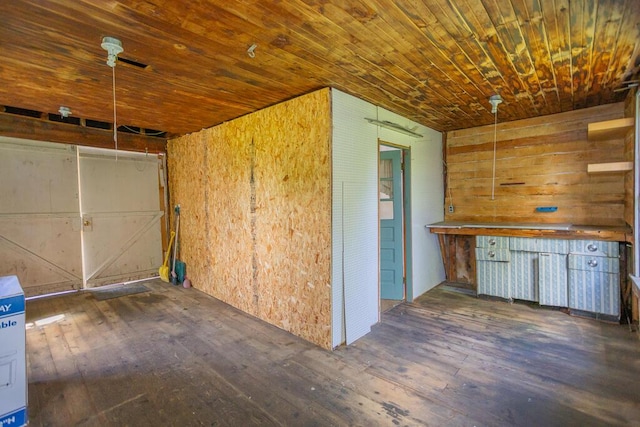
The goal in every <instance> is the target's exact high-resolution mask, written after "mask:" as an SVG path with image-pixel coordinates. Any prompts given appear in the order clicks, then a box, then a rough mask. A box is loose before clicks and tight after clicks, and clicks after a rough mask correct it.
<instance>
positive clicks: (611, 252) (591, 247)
mask: <svg viewBox="0 0 640 427" xmlns="http://www.w3.org/2000/svg"><path fill="white" fill-rule="evenodd" d="M569 251H570V252H577V253H582V254H591V255H595V256H608V257H617V256H618V255H619V252H620V244H619V243H618V242H603V241H602V240H571V243H570V244H569Z"/></svg>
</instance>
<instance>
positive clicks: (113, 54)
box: [101, 37, 124, 161]
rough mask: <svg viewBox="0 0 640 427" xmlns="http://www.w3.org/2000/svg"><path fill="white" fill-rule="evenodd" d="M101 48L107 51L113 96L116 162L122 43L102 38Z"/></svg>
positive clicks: (114, 39)
mask: <svg viewBox="0 0 640 427" xmlns="http://www.w3.org/2000/svg"><path fill="white" fill-rule="evenodd" d="M101 46H102V48H103V49H104V50H106V51H107V65H108V66H109V67H111V76H112V94H113V143H114V146H115V150H116V161H118V124H117V115H116V110H117V108H116V105H117V104H116V61H117V60H118V54H120V53H122V52H123V51H124V49H123V48H122V42H121V41H120V40H118V39H116V38H114V37H103V38H102V44H101Z"/></svg>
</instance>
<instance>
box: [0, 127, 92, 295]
mask: <svg viewBox="0 0 640 427" xmlns="http://www.w3.org/2000/svg"><path fill="white" fill-rule="evenodd" d="M0 182H1V183H2V185H0V200H1V201H2V202H1V203H0V275H10V274H15V275H17V276H18V278H19V279H20V283H21V284H22V286H23V288H24V290H25V294H26V295H27V296H33V295H40V294H45V293H51V292H58V291H65V290H71V289H79V288H80V287H81V286H82V261H81V253H80V250H81V246H80V211H79V204H78V171H77V159H76V151H75V147H74V146H71V145H62V144H51V143H43V142H36V141H24V140H15V139H10V138H0Z"/></svg>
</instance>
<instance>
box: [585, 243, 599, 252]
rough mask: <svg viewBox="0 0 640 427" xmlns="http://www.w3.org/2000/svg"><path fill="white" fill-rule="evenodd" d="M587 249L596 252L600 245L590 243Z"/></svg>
mask: <svg viewBox="0 0 640 427" xmlns="http://www.w3.org/2000/svg"><path fill="white" fill-rule="evenodd" d="M587 250H588V251H589V252H595V251H597V250H598V247H597V246H596V245H594V244H593V243H589V244H588V245H587Z"/></svg>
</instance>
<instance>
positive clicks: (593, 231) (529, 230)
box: [425, 221, 633, 245]
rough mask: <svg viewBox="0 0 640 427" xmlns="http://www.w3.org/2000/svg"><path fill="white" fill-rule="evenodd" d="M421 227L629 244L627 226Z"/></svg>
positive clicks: (445, 231)
mask: <svg viewBox="0 0 640 427" xmlns="http://www.w3.org/2000/svg"><path fill="white" fill-rule="evenodd" d="M425 227H427V228H428V229H430V230H431V232H432V233H434V234H438V235H447V234H452V235H465V236H483V235H491V236H507V237H548V238H554V239H583V240H589V239H596V240H605V241H611V242H627V243H631V242H632V240H633V232H632V230H631V227H627V226H603V225H598V226H592V225H573V224H542V223H540V224H533V223H517V222H503V223H481V222H456V221H443V222H436V223H434V224H428V225H426V226H425ZM441 245H442V243H441Z"/></svg>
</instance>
